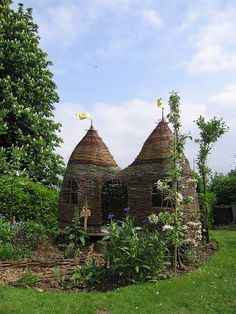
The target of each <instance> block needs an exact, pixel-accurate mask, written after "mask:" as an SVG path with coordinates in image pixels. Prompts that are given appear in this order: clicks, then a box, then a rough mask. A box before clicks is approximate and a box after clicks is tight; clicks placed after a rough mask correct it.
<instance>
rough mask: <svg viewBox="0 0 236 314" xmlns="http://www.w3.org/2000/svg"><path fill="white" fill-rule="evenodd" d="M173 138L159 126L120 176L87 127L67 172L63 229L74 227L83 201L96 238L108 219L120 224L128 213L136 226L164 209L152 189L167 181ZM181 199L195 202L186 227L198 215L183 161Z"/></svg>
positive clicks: (163, 124) (62, 205)
mask: <svg viewBox="0 0 236 314" xmlns="http://www.w3.org/2000/svg"><path fill="white" fill-rule="evenodd" d="M172 139H173V133H172V132H171V130H170V128H169V127H168V125H167V123H166V122H165V121H164V120H162V121H161V122H160V123H159V124H158V125H157V126H156V128H155V129H154V130H153V132H152V133H151V134H150V136H149V137H148V138H147V140H146V141H145V143H144V145H143V147H142V149H141V151H140V153H139V154H138V156H137V158H136V159H135V160H134V162H133V163H132V164H131V165H130V166H128V167H127V168H126V169H124V170H122V171H121V170H120V169H119V167H118V166H117V164H116V162H115V160H114V158H113V156H112V155H111V154H110V152H109V150H108V148H107V146H106V145H105V144H104V142H103V140H102V139H101V138H100V136H99V135H98V133H97V131H96V130H95V129H94V128H93V126H91V128H90V129H89V130H88V131H87V133H86V135H85V136H84V137H83V139H82V140H81V141H80V142H79V144H78V145H77V146H76V147H75V149H74V151H73V153H72V155H71V157H70V159H69V162H68V165H67V169H66V173H65V176H64V180H63V187H62V190H61V194H60V206H59V207H60V221H61V226H62V227H63V226H65V225H67V224H69V223H70V222H71V221H72V218H73V215H74V212H75V208H76V207H78V208H82V207H83V205H84V203H85V200H86V199H87V201H88V205H89V208H90V210H91V216H90V217H89V219H88V227H89V231H90V232H100V231H101V226H102V225H105V224H106V222H107V220H108V215H109V214H110V213H113V214H114V215H115V217H116V218H118V219H120V218H122V216H123V215H124V211H123V209H124V208H126V207H129V208H130V213H131V215H132V216H133V217H134V218H135V222H136V224H142V222H143V220H144V219H145V218H146V217H147V216H148V215H150V214H151V213H158V212H160V211H161V210H162V209H163V206H164V207H166V206H167V207H168V204H165V203H164V202H163V195H162V194H161V192H160V191H158V190H157V189H156V187H155V183H156V182H157V180H159V179H163V178H165V177H166V176H167V173H168V167H169V149H170V141H171V140H172ZM182 176H183V182H181V188H182V191H181V192H182V194H183V195H184V196H186V195H189V196H192V197H193V199H194V202H193V203H192V204H191V205H188V206H186V208H185V217H186V220H187V221H189V220H191V219H192V217H191V216H192V215H194V214H195V213H196V212H197V210H198V206H197V204H198V201H197V197H196V191H195V187H193V186H192V185H191V184H190V183H188V181H189V180H188V179H191V170H190V166H189V163H188V161H187V159H185V163H184V165H183V169H182Z"/></svg>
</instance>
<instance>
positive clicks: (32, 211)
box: [0, 176, 59, 236]
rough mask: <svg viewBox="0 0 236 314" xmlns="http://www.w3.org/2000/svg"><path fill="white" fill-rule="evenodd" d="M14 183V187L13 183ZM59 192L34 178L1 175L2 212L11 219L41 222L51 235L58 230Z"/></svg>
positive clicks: (0, 201)
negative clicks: (33, 180)
mask: <svg viewBox="0 0 236 314" xmlns="http://www.w3.org/2000/svg"><path fill="white" fill-rule="evenodd" d="M13 183H14V187H13V186H12V184H13ZM58 196H59V192H58V191H57V190H55V189H50V188H47V187H45V186H43V185H42V184H39V183H34V182H32V180H30V179H27V178H23V177H16V178H15V179H14V182H13V181H12V177H10V176H0V212H1V213H2V214H3V215H4V216H5V217H6V218H8V219H9V220H12V216H14V217H15V220H16V221H34V222H37V223H41V224H43V225H44V226H45V228H46V229H47V233H48V234H49V235H52V236H54V235H55V234H56V232H57V230H58Z"/></svg>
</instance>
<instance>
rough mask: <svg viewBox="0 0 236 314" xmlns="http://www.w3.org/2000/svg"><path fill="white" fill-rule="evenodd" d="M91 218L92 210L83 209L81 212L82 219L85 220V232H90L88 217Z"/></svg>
mask: <svg viewBox="0 0 236 314" xmlns="http://www.w3.org/2000/svg"><path fill="white" fill-rule="evenodd" d="M89 216H91V210H89V209H83V210H81V212H80V217H81V218H84V231H85V232H87V230H88V217H89Z"/></svg>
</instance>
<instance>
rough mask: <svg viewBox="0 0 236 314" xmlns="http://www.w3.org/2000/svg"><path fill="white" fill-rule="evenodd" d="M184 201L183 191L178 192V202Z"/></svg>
mask: <svg viewBox="0 0 236 314" xmlns="http://www.w3.org/2000/svg"><path fill="white" fill-rule="evenodd" d="M182 201H183V195H182V194H181V193H177V202H178V203H181V202H182Z"/></svg>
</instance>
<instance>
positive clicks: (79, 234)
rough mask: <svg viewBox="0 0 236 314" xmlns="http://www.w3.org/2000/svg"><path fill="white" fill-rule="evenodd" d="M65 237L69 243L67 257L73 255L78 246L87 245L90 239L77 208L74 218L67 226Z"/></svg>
mask: <svg viewBox="0 0 236 314" xmlns="http://www.w3.org/2000/svg"><path fill="white" fill-rule="evenodd" d="M65 239H66V241H67V243H68V245H67V249H66V252H67V254H66V255H67V257H73V256H74V255H75V253H76V250H77V249H78V248H81V247H83V246H85V244H86V243H87V241H88V236H87V234H86V232H85V230H84V228H83V226H82V220H81V218H80V212H79V210H78V209H77V210H76V212H75V215H74V218H73V220H72V222H71V224H70V225H68V226H67V227H66V228H65Z"/></svg>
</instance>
